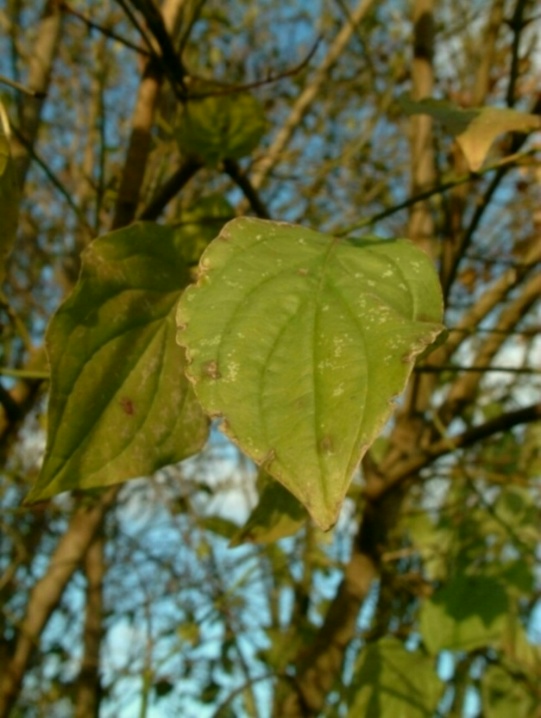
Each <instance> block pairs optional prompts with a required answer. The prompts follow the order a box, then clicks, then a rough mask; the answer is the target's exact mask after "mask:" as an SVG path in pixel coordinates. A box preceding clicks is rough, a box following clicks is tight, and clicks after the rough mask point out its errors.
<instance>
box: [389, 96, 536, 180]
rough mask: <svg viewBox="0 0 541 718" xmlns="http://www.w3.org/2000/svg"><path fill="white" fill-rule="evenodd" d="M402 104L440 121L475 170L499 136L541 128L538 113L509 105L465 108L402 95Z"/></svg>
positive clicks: (411, 112)
mask: <svg viewBox="0 0 541 718" xmlns="http://www.w3.org/2000/svg"><path fill="white" fill-rule="evenodd" d="M400 103H401V105H402V106H403V107H404V109H405V110H406V112H407V113H408V114H410V115H416V114H417V115H418V114H423V115H430V117H433V118H434V119H435V120H437V121H438V122H441V123H442V125H443V126H444V127H445V129H446V130H447V132H449V134H451V135H452V136H453V137H454V138H455V139H456V141H457V142H458V144H459V145H460V148H461V150H462V152H463V153H464V156H465V157H466V160H467V162H468V165H469V167H470V169H471V171H472V172H477V171H478V170H479V169H481V167H482V165H483V162H484V161H485V159H486V156H487V154H488V152H489V150H490V148H491V146H492V144H493V142H494V140H495V139H496V138H497V137H498V136H499V135H501V134H503V133H504V132H531V131H532V130H538V129H540V128H541V119H540V118H539V117H538V116H537V115H530V114H528V113H526V112H519V111H518V110H512V109H509V108H507V107H478V108H471V109H462V108H460V107H457V106H456V105H453V104H452V103H451V102H447V101H445V100H435V99H433V98H427V99H424V100H420V101H418V102H415V101H413V100H411V99H409V98H408V97H401V98H400Z"/></svg>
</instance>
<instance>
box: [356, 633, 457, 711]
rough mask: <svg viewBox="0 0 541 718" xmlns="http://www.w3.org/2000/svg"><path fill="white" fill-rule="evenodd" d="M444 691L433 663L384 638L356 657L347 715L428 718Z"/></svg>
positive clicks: (397, 642) (392, 639) (391, 639)
mask: <svg viewBox="0 0 541 718" xmlns="http://www.w3.org/2000/svg"><path fill="white" fill-rule="evenodd" d="M443 688H444V684H443V682H442V681H441V680H440V679H439V678H438V676H437V674H436V671H435V668H434V666H433V661H432V659H430V658H428V657H427V656H425V655H423V654H422V653H421V651H407V650H406V649H405V648H404V646H403V645H402V643H400V641H398V640H397V639H396V638H383V639H381V640H380V641H378V642H377V643H373V644H371V645H369V646H367V648H365V650H364V651H362V652H361V654H360V656H359V659H358V661H357V665H356V668H355V674H354V676H353V680H352V683H351V687H350V691H349V692H350V695H351V698H350V700H349V710H348V713H347V715H348V716H349V717H350V718H359V716H377V717H378V718H430V717H431V716H432V715H433V714H434V711H435V710H436V707H437V705H438V703H439V701H440V698H441V696H442V693H443Z"/></svg>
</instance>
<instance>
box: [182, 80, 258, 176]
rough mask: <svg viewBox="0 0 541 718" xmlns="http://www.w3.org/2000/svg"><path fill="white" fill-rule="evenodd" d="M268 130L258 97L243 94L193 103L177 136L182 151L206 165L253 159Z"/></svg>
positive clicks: (183, 115) (212, 97) (187, 110)
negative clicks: (194, 156) (225, 160)
mask: <svg viewBox="0 0 541 718" xmlns="http://www.w3.org/2000/svg"><path fill="white" fill-rule="evenodd" d="M265 129H266V123H265V115H264V113H263V108H262V107H261V104H260V103H259V102H258V101H257V100H256V98H255V97H253V96H252V95H250V94H248V93H247V92H243V93H241V94H238V93H237V94H234V95H217V96H211V97H205V98H204V99H200V100H197V99H195V100H190V101H189V102H188V103H187V104H186V106H185V108H184V110H183V112H182V115H181V116H180V120H179V124H178V127H177V128H176V136H177V141H178V145H179V148H180V151H181V152H183V153H185V154H190V155H192V154H195V155H197V156H198V157H199V158H200V159H201V160H203V161H204V162H205V164H208V165H211V166H214V165H216V164H217V163H218V162H219V161H220V160H223V159H225V158H228V159H240V158H241V157H245V156H246V155H249V154H250V152H252V150H254V149H255V148H256V147H257V145H258V144H259V141H260V140H261V138H262V136H263V134H264V132H265Z"/></svg>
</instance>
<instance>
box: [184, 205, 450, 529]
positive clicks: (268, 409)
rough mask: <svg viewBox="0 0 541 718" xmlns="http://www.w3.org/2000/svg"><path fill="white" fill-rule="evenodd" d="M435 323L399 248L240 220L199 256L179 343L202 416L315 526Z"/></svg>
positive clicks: (437, 328) (327, 515) (423, 274)
mask: <svg viewBox="0 0 541 718" xmlns="http://www.w3.org/2000/svg"><path fill="white" fill-rule="evenodd" d="M441 315H442V300H441V292H440V288H439V283H438V280H437V277H436V274H435V272H434V269H433V267H432V264H431V262H430V260H429V258H428V257H427V256H426V255H425V254H424V253H423V252H421V251H420V250H418V249H417V248H416V247H415V246H414V245H412V244H411V243H410V242H408V241H406V240H397V241H383V240H378V239H363V240H338V239H335V238H333V237H330V236H328V235H324V234H320V233H318V232H313V231H311V230H309V229H306V228H304V227H299V226H294V225H288V224H285V223H275V222H266V221H263V220H256V219H252V218H239V219H235V220H233V221H232V222H229V223H228V224H227V225H226V226H225V227H224V229H223V230H222V232H221V234H220V235H219V237H218V238H217V239H216V240H214V241H213V242H212V243H211V244H210V245H209V247H208V248H207V250H206V251H205V253H204V254H203V257H202V258H201V262H200V274H199V279H198V282H197V284H196V285H195V286H192V287H189V288H188V289H187V291H186V293H185V294H184V295H183V297H182V299H181V301H180V303H179V308H178V315H177V321H178V325H179V329H180V331H179V334H178V341H179V343H180V344H182V345H183V346H185V347H186V348H187V350H188V358H189V363H190V366H189V369H188V376H189V378H190V379H191V380H192V381H193V383H194V386H195V391H196V394H197V396H198V397H199V399H200V401H201V404H202V405H203V407H204V409H205V410H206V411H207V412H208V413H209V414H210V416H223V417H224V418H225V421H224V422H223V423H222V428H223V430H224V431H225V432H226V433H227V434H228V435H229V436H230V437H231V438H232V439H233V440H234V441H235V442H236V443H237V444H238V445H239V446H240V448H241V449H242V450H243V451H244V452H245V453H246V454H248V455H249V456H250V457H251V458H252V459H253V460H254V461H255V462H256V463H257V464H259V465H261V466H263V468H264V469H265V470H267V471H268V472H269V474H271V476H273V477H274V478H275V479H277V480H278V481H280V482H281V483H282V484H283V485H284V486H285V487H286V489H288V491H290V492H291V493H292V494H293V495H294V496H295V497H296V498H297V499H298V500H299V501H300V502H301V503H302V504H304V506H305V507H306V508H307V510H308V512H309V513H310V514H311V516H312V518H313V519H314V521H315V522H316V523H317V524H318V525H319V526H320V527H321V528H322V529H324V530H326V529H328V528H330V527H331V526H332V525H333V524H334V523H335V521H336V519H337V517H338V513H339V511H340V506H341V504H342V501H343V499H344V496H345V494H346V491H347V488H348V486H349V483H350V481H351V477H352V474H353V471H354V470H355V467H356V466H357V464H358V463H359V461H360V459H361V458H362V456H363V455H364V453H365V452H366V451H367V450H368V448H369V447H370V445H371V443H372V442H373V441H374V439H375V438H376V436H377V435H378V433H379V431H380V430H381V428H382V426H383V425H384V423H385V421H386V420H387V418H388V417H389V415H390V412H391V408H392V401H393V399H394V398H395V397H396V396H397V395H399V394H400V392H401V391H402V390H403V388H404V386H405V384H406V382H407V379H408V377H409V375H410V373H411V370H412V368H413V364H414V360H415V357H416V356H417V355H418V354H419V353H420V352H422V351H423V349H424V348H425V347H426V346H427V345H429V344H430V343H431V342H433V341H434V339H435V338H436V337H437V336H438V334H439V333H440V332H441V330H442V326H441V324H439V322H440V321H441Z"/></svg>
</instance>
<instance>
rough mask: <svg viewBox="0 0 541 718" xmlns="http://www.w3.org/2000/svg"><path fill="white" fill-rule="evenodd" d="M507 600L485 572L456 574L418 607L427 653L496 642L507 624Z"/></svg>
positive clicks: (499, 639) (482, 645)
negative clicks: (480, 574)
mask: <svg viewBox="0 0 541 718" xmlns="http://www.w3.org/2000/svg"><path fill="white" fill-rule="evenodd" d="M508 614H509V600H508V597H507V593H506V592H505V589H504V588H503V586H502V584H501V583H500V582H499V581H497V580H496V579H494V578H491V577H488V576H462V575H461V576H457V577H456V578H454V579H453V580H451V581H449V582H448V583H447V584H445V586H443V588H441V589H440V590H439V591H436V593H435V594H434V595H433V596H432V598H431V599H430V600H429V601H427V602H426V603H425V604H424V605H423V606H422V608H421V618H420V621H421V635H422V637H423V641H424V644H425V646H426V647H427V649H428V650H429V651H430V653H437V652H438V651H442V650H445V649H449V650H458V651H473V650H475V649H476V648H482V647H485V646H490V645H499V644H500V643H501V641H502V640H503V638H504V636H505V633H506V631H507V628H508Z"/></svg>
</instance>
